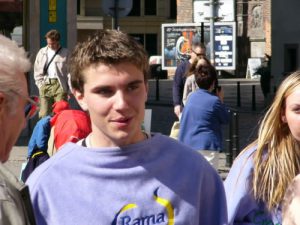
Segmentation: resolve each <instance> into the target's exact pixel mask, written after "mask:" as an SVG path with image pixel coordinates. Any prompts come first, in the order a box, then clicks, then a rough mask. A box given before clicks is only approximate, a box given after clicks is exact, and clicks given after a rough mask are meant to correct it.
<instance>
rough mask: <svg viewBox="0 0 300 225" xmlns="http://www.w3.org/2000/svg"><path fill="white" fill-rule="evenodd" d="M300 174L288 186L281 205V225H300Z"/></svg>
mask: <svg viewBox="0 0 300 225" xmlns="http://www.w3.org/2000/svg"><path fill="white" fill-rule="evenodd" d="M299 209H300V174H298V175H297V176H296V177H295V178H294V179H293V180H292V182H291V184H289V186H288V188H287V190H286V192H285V195H284V198H283V203H282V225H300V214H299Z"/></svg>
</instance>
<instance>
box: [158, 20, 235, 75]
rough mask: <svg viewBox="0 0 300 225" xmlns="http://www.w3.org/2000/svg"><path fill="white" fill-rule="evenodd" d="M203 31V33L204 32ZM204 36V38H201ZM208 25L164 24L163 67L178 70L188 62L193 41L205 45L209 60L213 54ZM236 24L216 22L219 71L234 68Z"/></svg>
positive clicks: (216, 60) (215, 43)
mask: <svg viewBox="0 0 300 225" xmlns="http://www.w3.org/2000/svg"><path fill="white" fill-rule="evenodd" d="M202 29H203V31H202ZM202 35H203V37H202ZM209 39H210V30H209V24H208V23H203V26H201V24H199V23H198V24H195V23H187V24H162V68H163V69H175V68H176V67H177V65H178V63H180V61H182V60H185V59H188V58H189V57H190V53H191V46H192V43H193V42H194V41H198V42H200V41H201V40H202V41H203V42H204V45H205V46H206V53H207V57H208V58H210V56H209V55H208V54H209V53H210V50H209V49H210V45H211V43H210V40H209ZM235 40H236V31H235V23H234V22H218V23H215V40H214V49H215V62H216V63H215V66H216V69H219V70H220V69H227V70H234V69H235Z"/></svg>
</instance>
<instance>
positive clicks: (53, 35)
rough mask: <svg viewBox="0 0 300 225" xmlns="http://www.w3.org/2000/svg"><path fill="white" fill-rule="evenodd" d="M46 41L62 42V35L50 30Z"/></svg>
mask: <svg viewBox="0 0 300 225" xmlns="http://www.w3.org/2000/svg"><path fill="white" fill-rule="evenodd" d="M45 38H46V39H48V38H49V39H51V40H54V41H59V40H60V33H59V32H58V31H57V30H49V31H48V32H47V33H46V35H45Z"/></svg>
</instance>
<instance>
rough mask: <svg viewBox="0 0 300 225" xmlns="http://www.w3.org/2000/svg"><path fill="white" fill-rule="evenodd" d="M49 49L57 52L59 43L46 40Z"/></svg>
mask: <svg viewBox="0 0 300 225" xmlns="http://www.w3.org/2000/svg"><path fill="white" fill-rule="evenodd" d="M46 41H47V46H48V48H50V49H52V50H54V51H56V50H57V49H58V48H59V42H58V41H56V40H52V39H50V38H47V39H46Z"/></svg>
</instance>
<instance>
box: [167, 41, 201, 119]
mask: <svg viewBox="0 0 300 225" xmlns="http://www.w3.org/2000/svg"><path fill="white" fill-rule="evenodd" d="M200 56H205V46H204V45H203V44H201V43H198V42H195V43H193V44H192V48H191V53H190V59H188V60H184V61H182V62H181V63H180V64H179V65H178V66H177V68H176V71H175V76H174V80H173V89H172V94H173V104H174V113H175V115H176V116H177V117H178V118H179V117H180V114H181V112H182V107H183V105H182V97H183V90H184V84H185V80H186V74H187V73H188V71H189V69H190V67H191V64H192V63H193V62H194V61H195V59H197V57H200Z"/></svg>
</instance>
